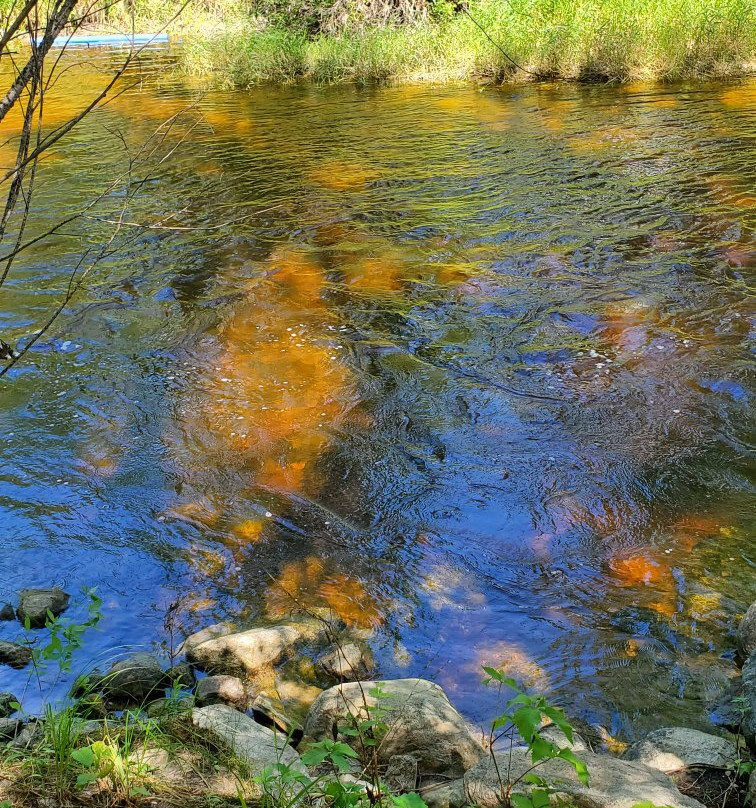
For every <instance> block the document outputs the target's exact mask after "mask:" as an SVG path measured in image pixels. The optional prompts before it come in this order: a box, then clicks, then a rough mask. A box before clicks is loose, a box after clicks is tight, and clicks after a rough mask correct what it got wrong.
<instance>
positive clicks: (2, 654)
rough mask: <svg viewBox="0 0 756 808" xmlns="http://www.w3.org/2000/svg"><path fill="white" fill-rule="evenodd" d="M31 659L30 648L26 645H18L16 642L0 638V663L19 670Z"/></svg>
mask: <svg viewBox="0 0 756 808" xmlns="http://www.w3.org/2000/svg"><path fill="white" fill-rule="evenodd" d="M31 661H32V651H31V648H29V647H27V646H26V645H19V644H18V643H17V642H9V641H8V640H0V665H8V666H10V667H11V668H16V669H17V670H21V668H25V667H26V666H27V665H28V664H29V663H30V662H31Z"/></svg>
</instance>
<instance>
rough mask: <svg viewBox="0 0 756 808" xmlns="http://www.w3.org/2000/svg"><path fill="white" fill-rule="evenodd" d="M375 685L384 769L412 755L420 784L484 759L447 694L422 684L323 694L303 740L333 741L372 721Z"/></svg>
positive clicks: (351, 686)
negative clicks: (358, 724) (344, 730)
mask: <svg viewBox="0 0 756 808" xmlns="http://www.w3.org/2000/svg"><path fill="white" fill-rule="evenodd" d="M378 685H380V686H381V690H382V691H383V692H384V693H385V694H386V695H385V696H384V697H382V698H381V708H382V710H383V716H384V717H383V721H384V722H385V724H386V725H387V726H388V730H387V731H386V733H385V736H384V737H383V739H382V740H381V742H380V745H379V746H378V747H377V752H378V757H379V763H381V764H388V763H389V761H390V760H391V758H392V757H394V756H395V755H412V756H413V757H414V758H415V759H416V760H417V765H418V776H419V777H420V778H422V777H425V776H428V775H433V774H443V775H444V776H446V777H450V778H457V777H461V776H462V774H464V772H465V771H466V770H467V769H469V768H470V767H471V766H473V765H474V764H475V763H477V762H478V761H479V760H480V759H481V758H482V757H484V756H485V750H484V749H483V746H482V745H481V744H480V743H479V742H478V741H477V740H476V739H475V737H474V735H473V730H472V729H471V728H470V727H469V725H468V724H467V722H466V721H465V720H464V718H462V716H461V715H460V714H459V713H458V712H457V711H456V710H455V709H454V707H452V705H451V704H450V702H449V699H448V698H447V697H446V693H444V691H443V690H442V689H441V688H440V687H439V686H438V685H436V684H434V683H433V682H428V681H426V680H425V679H394V680H388V681H384V682H348V683H345V684H341V685H337V686H336V687H332V688H330V689H329V690H325V691H324V692H323V693H321V694H320V696H318V698H317V699H315V702H314V703H313V705H312V707H311V708H310V712H309V713H308V715H307V721H306V723H305V735H306V736H307V737H309V738H312V739H313V740H316V741H320V740H323V739H324V738H335V737H338V736H339V731H340V729H342V728H346V727H349V726H350V725H352V724H354V723H355V722H356V721H359V720H361V719H365V718H367V717H368V714H371V715H374V709H375V707H376V705H377V704H378V701H379V700H378V697H377V696H376V695H371V693H373V694H374V693H375V689H376V687H377V686H378ZM344 740H347V741H348V740H349V738H347V737H345V738H344Z"/></svg>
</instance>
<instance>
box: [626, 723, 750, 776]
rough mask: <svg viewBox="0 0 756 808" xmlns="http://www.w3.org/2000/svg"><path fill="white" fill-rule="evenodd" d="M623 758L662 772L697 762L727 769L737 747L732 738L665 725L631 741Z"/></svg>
mask: <svg viewBox="0 0 756 808" xmlns="http://www.w3.org/2000/svg"><path fill="white" fill-rule="evenodd" d="M624 758H625V760H635V761H638V762H639V763H643V764H645V765H646V766H650V767H651V768H652V769H658V770H659V771H661V772H673V771H678V770H679V769H683V768H685V767H686V766H696V765H702V766H713V767H718V768H721V769H726V768H727V767H728V766H730V765H731V764H733V763H734V762H735V761H736V760H737V758H738V748H737V746H736V745H735V744H734V743H733V742H732V741H728V740H727V739H726V738H720V737H719V736H718V735H710V734H709V733H708V732H700V731H699V730H697V729H687V728H686V727H666V728H664V729H657V730H654V731H653V732H650V733H649V734H648V735H647V736H646V737H645V738H644V739H643V740H642V741H638V743H635V744H633V745H632V746H631V747H630V748H629V749H628V750H627V752H625V754H624Z"/></svg>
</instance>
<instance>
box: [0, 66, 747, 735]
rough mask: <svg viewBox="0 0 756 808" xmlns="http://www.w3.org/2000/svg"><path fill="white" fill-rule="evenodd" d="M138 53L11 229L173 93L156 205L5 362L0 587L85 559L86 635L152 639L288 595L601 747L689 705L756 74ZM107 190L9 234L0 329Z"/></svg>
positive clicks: (742, 528) (283, 609)
mask: <svg viewBox="0 0 756 808" xmlns="http://www.w3.org/2000/svg"><path fill="white" fill-rule="evenodd" d="M165 63H166V60H165V57H162V56H160V55H157V56H155V57H153V58H152V59H151V60H148V61H146V62H145V63H144V64H143V65H142V67H141V68H140V70H141V72H140V73H139V74H137V73H136V72H134V74H133V76H132V78H139V83H138V85H136V83H135V86H133V87H132V88H131V89H130V90H128V91H127V92H125V93H124V94H123V95H120V96H118V97H117V98H115V99H114V101H113V102H112V103H111V104H109V105H108V106H107V107H106V108H104V109H103V110H101V111H99V112H98V113H97V114H96V115H94V116H92V117H91V118H90V119H89V120H88V121H87V122H86V123H85V124H84V125H82V126H81V127H80V128H79V129H78V130H76V132H75V133H74V134H73V135H72V137H71V138H70V139H69V140H68V141H67V142H66V145H64V146H62V147H61V148H59V149H58V151H57V152H56V153H54V154H53V155H51V156H50V157H49V158H48V159H47V160H46V161H45V163H44V165H43V168H42V175H41V180H40V193H39V196H38V197H37V201H36V205H35V211H36V218H35V220H34V224H33V227H34V228H36V229H37V230H36V231H35V232H41V230H42V229H43V228H44V227H49V226H51V225H52V224H53V223H55V222H57V221H58V220H59V219H61V218H62V217H63V216H64V215H65V214H66V213H67V212H70V211H72V210H75V209H77V208H78V207H80V206H81V205H82V204H84V203H85V202H86V200H88V199H90V198H91V197H92V195H93V194H94V193H97V192H98V191H101V190H102V188H103V187H105V186H106V185H107V184H108V182H110V181H111V180H112V178H113V177H115V176H117V175H119V173H122V172H124V170H125V169H126V167H127V165H128V160H129V157H131V158H132V160H133V159H134V157H135V155H136V156H138V150H139V148H140V146H142V145H143V144H144V143H145V142H146V140H147V138H148V137H149V136H150V134H151V133H153V132H154V130H155V129H156V128H157V127H158V126H160V125H161V123H162V122H164V121H165V120H166V119H168V118H169V116H172V115H177V114H178V118H177V119H176V120H175V121H173V123H172V124H171V126H170V127H168V128H167V130H165V137H164V138H163V139H162V141H161V145H160V149H158V150H156V152H155V154H153V155H152V157H151V158H150V159H149V160H148V161H147V163H146V164H144V163H143V162H140V160H139V159H137V160H135V164H134V167H133V168H132V173H133V176H132V177H131V180H130V182H131V184H130V186H129V187H130V188H131V190H132V192H133V198H132V201H131V202H130V204H129V207H128V210H127V214H128V215H125V216H124V217H123V219H122V221H126V222H132V223H145V222H146V223H150V224H151V227H150V229H147V230H145V229H142V228H137V227H132V226H131V225H125V226H124V227H123V228H122V229H123V230H124V232H125V233H126V234H128V238H125V237H124V236H123V235H121V236H120V237H119V241H118V242H117V243H118V251H117V253H116V254H114V255H112V256H109V257H108V258H107V259H106V260H105V261H103V262H102V263H101V264H100V265H99V267H97V268H96V269H95V270H93V272H92V275H91V277H90V279H89V281H88V283H87V285H86V288H85V290H84V291H82V293H81V294H80V295H79V297H78V298H77V301H76V304H75V305H73V306H71V307H70V308H69V309H68V310H67V311H66V313H65V316H64V317H63V318H61V319H60V320H59V321H58V322H57V323H56V325H55V327H54V328H53V329H52V330H51V331H50V332H49V333H48V334H47V335H46V336H45V337H44V338H43V339H41V340H40V341H39V343H37V345H36V346H35V348H34V349H33V351H32V352H31V353H30V354H29V356H28V357H27V358H26V361H24V362H23V363H21V364H19V365H18V366H17V367H16V368H14V370H13V371H12V372H11V373H10V374H8V376H6V377H5V378H4V379H3V380H2V385H1V387H0V396H2V398H1V399H0V419H2V420H1V422H2V432H1V434H0V546H1V547H2V553H3V573H4V574H3V580H2V585H1V587H2V591H0V596H2V597H4V598H8V599H13V597H14V595H15V593H16V592H17V590H18V589H20V588H21V587H23V586H46V585H52V584H59V585H61V586H63V587H64V588H66V589H68V590H69V591H72V592H75V593H76V592H78V591H79V589H80V588H81V587H83V586H96V587H97V588H98V592H99V594H100V595H101V596H102V597H103V600H104V611H105V617H104V620H103V622H102V626H101V630H100V631H98V632H96V633H94V634H91V635H90V636H89V639H88V643H87V646H86V648H85V649H84V651H82V652H81V653H80V654H79V655H77V663H78V664H84V663H87V662H91V661H92V660H95V659H97V658H101V657H102V656H105V655H106V654H107V653H108V649H110V648H112V647H113V646H125V645H135V644H138V645H142V646H145V645H146V646H147V647H153V648H165V647H166V646H167V645H170V644H171V642H172V639H171V631H170V630H169V628H170V627H166V625H165V622H164V621H165V615H166V611H167V608H168V606H169V604H171V603H172V602H174V601H177V600H178V602H179V604H180V606H179V611H178V625H177V627H176V630H175V635H176V636H175V637H174V639H175V640H176V641H177V639H179V638H180V637H181V636H183V634H184V633H185V632H188V631H191V630H194V629H197V628H199V627H202V626H204V625H207V624H209V623H212V622H217V621H218V620H222V619H226V618H229V617H230V618H231V619H233V620H236V621H238V622H240V623H242V624H247V623H249V624H252V623H255V622H264V621H265V620H269V619H271V618H276V617H278V616H281V615H284V614H286V613H287V612H288V611H289V610H291V608H292V603H293V602H294V603H296V602H299V603H305V604H307V605H309V606H327V607H329V608H330V609H332V610H333V612H334V613H336V614H337V615H339V616H340V617H341V618H343V619H344V620H345V621H346V622H347V623H349V624H350V625H353V626H357V627H360V628H365V629H371V630H372V631H373V645H374V648H375V650H376V652H377V656H378V659H379V662H380V668H381V671H382V672H383V674H385V675H386V676H408V675H420V676H427V677H430V678H432V679H435V680H436V681H438V682H439V683H440V684H442V685H443V686H444V687H445V688H446V689H447V691H448V692H449V694H450V696H451V698H452V700H453V701H454V702H455V703H456V704H457V705H458V706H459V707H460V708H461V709H462V710H463V711H464V712H465V713H466V714H467V715H469V716H470V717H471V718H472V719H474V720H478V721H482V720H484V719H486V718H488V717H490V716H491V715H492V712H493V710H494V707H495V698H494V695H493V694H492V693H489V692H487V691H486V690H485V688H483V687H482V686H481V684H480V680H481V671H480V666H481V665H483V664H487V665H501V666H503V667H504V668H505V669H506V670H507V672H509V673H510V674H512V675H515V676H517V677H519V678H521V679H522V680H524V681H525V682H526V683H527V684H528V685H529V686H532V687H536V688H540V689H544V690H547V691H548V692H550V693H551V694H552V696H553V697H554V698H555V699H556V700H557V701H559V702H560V703H562V704H563V705H565V707H566V708H567V709H568V711H569V712H570V713H571V714H573V715H577V716H581V717H584V718H587V719H589V720H597V721H601V722H603V723H604V724H605V725H606V726H608V727H609V728H610V729H611V730H612V731H614V732H616V733H618V734H619V735H620V736H622V737H624V738H626V739H629V738H632V737H634V736H636V735H638V734H639V733H641V732H643V731H644V730H645V729H648V728H650V727H655V726H664V725H668V724H670V723H674V724H681V723H683V724H688V725H691V726H700V727H705V726H706V725H707V722H708V721H709V720H710V713H711V708H712V704H713V703H714V701H715V700H716V697H717V695H718V694H719V693H720V692H721V690H722V689H723V687H724V686H725V684H726V682H727V680H728V679H729V678H730V677H731V676H732V675H734V673H735V671H736V664H735V661H734V660H735V650H734V649H735V639H734V627H735V625H736V620H737V616H738V615H739V614H740V613H742V612H743V611H744V609H745V608H746V607H747V605H748V603H750V601H751V600H753V599H754V597H756V578H755V577H754V563H755V562H756V552H755V547H754V542H753V533H752V530H753V522H754V509H753V502H754V500H753V496H752V494H753V483H752V469H753V466H752V464H751V458H752V455H751V454H750V450H751V435H752V426H753V423H752V420H751V415H750V413H751V411H752V404H751V400H750V398H751V387H750V380H749V369H750V367H749V364H750V361H751V353H750V351H751V350H752V346H753V340H752V328H753V323H752V320H751V319H750V318H751V316H752V314H753V309H752V307H749V302H750V301H751V300H752V298H749V296H748V295H749V281H750V280H751V278H752V271H753V262H754V251H753V243H752V235H753V225H754V205H755V203H756V195H754V191H753V188H754V165H756V161H754V154H753V148H752V146H753V136H754V133H755V132H756V125H755V124H754V119H753V116H752V115H750V116H749V114H748V113H749V107H750V109H751V110H752V108H753V104H754V92H755V89H756V84H754V83H753V82H750V83H749V82H741V83H734V84H726V85H724V84H710V85H697V86H685V87H672V88H671V87H650V86H628V87H620V88H617V87H613V88H609V87H579V86H572V85H538V86H530V87H517V88H512V87H504V88H486V89H478V88H472V87H464V88H434V87H409V88H406V87H405V88H372V89H371V88H367V89H355V88H350V87H336V88H328V87H314V86H298V87H286V88H271V87H266V88H259V89H254V90H251V91H246V92H241V91H238V92H218V91H214V92H204V93H202V92H199V91H197V90H195V89H194V88H193V87H192V86H191V85H190V84H189V83H185V82H182V81H181V80H178V79H176V78H175V77H173V78H167V77H166V74H165V72H164V71H163V69H162V68H163V67H164V66H165ZM107 64H108V57H100V58H99V60H98V58H95V59H94V60H93V58H92V55H91V53H88V54H87V61H86V62H84V61H83V60H82V64H81V65H80V67H79V68H78V70H79V71H80V73H79V74H78V76H79V77H78V78H75V79H74V78H72V79H71V80H70V82H69V83H68V84H64V85H62V86H65V88H66V94H65V95H63V96H62V97H61V98H59V99H58V101H57V102H56V104H54V105H53V104H51V105H50V110H49V113H48V114H49V115H50V116H52V117H53V120H52V122H51V124H50V125H55V120H56V119H55V116H56V115H57V116H58V117H59V119H60V120H64V119H65V116H66V115H68V114H69V113H70V111H71V110H72V109H75V108H77V106H83V104H84V103H85V100H86V98H87V97H89V96H88V94H90V93H91V92H92V87H93V86H94V85H96V82H97V81H98V80H100V81H101V80H102V75H103V74H102V73H101V72H100V71H101V70H102V69H103V67H106V66H107ZM70 75H71V76H74V75H75V73H74V71H71V73H70ZM82 76H83V77H84V78H82ZM12 127H13V124H12V122H10V123H8V124H7V125H6V126H5V129H4V133H5V134H4V138H5V137H8V136H12V135H13V129H12ZM116 133H121V135H122V137H120V136H119V135H117V134H116ZM4 148H7V147H4ZM174 148H175V151H173V152H172V153H171V154H170V156H169V157H168V158H167V159H166V160H165V162H163V163H162V164H158V158H159V157H161V156H162V157H165V156H166V154H167V152H169V151H170V150H172V149H174ZM0 157H2V158H4V161H3V164H6V162H7V152H6V151H2V153H0ZM141 157H144V155H142V156H141ZM119 193H120V192H119ZM118 204H119V201H118V194H111V195H109V196H108V197H107V198H106V200H105V202H104V204H103V207H104V209H105V211H106V212H102V211H100V210H99V209H98V211H96V212H93V214H92V216H93V218H90V219H87V220H86V221H85V222H82V221H77V222H76V223H75V224H74V225H72V226H71V228H68V229H66V230H65V231H64V232H61V233H58V234H56V235H55V237H54V238H52V239H48V240H46V241H45V242H44V243H43V244H41V245H38V246H36V247H35V248H34V249H32V250H28V251H27V252H26V253H25V254H24V256H23V259H19V261H18V262H17V264H16V265H15V267H14V271H13V273H12V275H11V278H10V281H9V282H7V283H6V285H5V286H4V287H3V289H2V291H1V292H0V335H1V336H3V337H4V338H5V339H9V337H13V338H21V337H22V336H24V335H26V334H28V333H29V332H30V331H31V330H32V329H33V327H34V326H35V325H38V324H39V323H41V322H42V321H43V319H44V316H45V313H46V312H47V311H49V307H50V305H51V304H52V302H53V301H55V300H57V299H58V298H59V295H60V292H61V290H62V289H63V288H64V286H65V284H66V283H67V279H68V276H69V274H70V272H71V269H72V267H73V266H74V263H75V262H76V261H77V260H78V259H79V257H80V256H81V253H82V241H81V237H82V234H84V236H85V238H86V239H87V241H88V243H90V244H91V245H94V246H97V245H100V244H101V243H102V240H103V239H104V238H106V237H107V233H108V231H109V230H110V229H112V227H113V225H111V224H110V223H109V222H107V221H102V220H103V219H111V220H112V217H113V216H115V215H116V214H115V213H114V211H118V210H119V208H118ZM129 228H131V229H129ZM78 604H81V605H78ZM81 613H83V599H81V598H78V601H77V606H75V607H74V608H73V609H72V610H71V612H70V614H71V615H73V616H78V615H80V614H81ZM19 630H20V627H19V626H18V625H14V624H12V623H11V624H2V625H0V633H2V636H3V637H5V638H12V637H14V636H16V635H17V634H18V632H19ZM24 681H25V675H23V674H19V673H17V672H13V671H10V670H9V669H7V668H3V669H0V689H7V688H11V689H14V690H16V691H18V690H21V689H23V687H24V685H23V682H24ZM62 687H63V685H62V684H59V685H58V686H57V690H56V692H60V691H61V688H62ZM27 698H28V701H29V703H30V704H32V705H33V704H34V700H35V699H38V696H37V695H35V692H34V690H33V688H32V689H31V690H29V692H28V694H27Z"/></svg>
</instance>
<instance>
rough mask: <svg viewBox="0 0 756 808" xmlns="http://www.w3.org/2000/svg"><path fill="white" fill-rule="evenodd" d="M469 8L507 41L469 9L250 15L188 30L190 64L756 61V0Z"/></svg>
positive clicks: (475, 70) (609, 65)
mask: <svg viewBox="0 0 756 808" xmlns="http://www.w3.org/2000/svg"><path fill="white" fill-rule="evenodd" d="M469 8H470V13H471V15H472V16H473V17H474V18H475V20H477V21H478V22H479V23H480V25H481V27H482V28H483V29H485V31H486V33H487V34H488V35H489V36H490V37H491V39H493V40H494V41H495V43H496V45H494V44H493V43H492V42H491V41H490V40H489V39H487V38H486V36H485V35H484V34H483V33H482V32H481V30H480V29H479V28H478V27H476V25H475V24H474V22H473V21H472V20H471V19H470V18H469V17H468V16H467V15H466V14H464V13H455V14H451V13H450V14H447V15H446V16H445V17H441V18H436V19H431V20H428V21H425V22H422V23H418V24H416V25H405V26H386V27H380V28H375V27H374V28H367V29H360V30H357V29H356V30H350V29H349V28H347V29H346V30H345V31H344V32H343V33H341V34H338V35H320V36H316V37H314V38H308V37H307V36H305V34H303V33H298V32H296V31H292V30H286V29H282V28H272V27H269V26H268V27H266V26H264V25H261V23H260V21H259V20H254V19H251V18H249V17H246V16H245V15H244V14H243V13H241V12H239V13H235V14H229V15H227V16H226V22H225V23H224V24H222V25H216V26H215V27H214V28H211V29H207V28H204V29H201V28H196V29H195V30H194V31H190V32H188V33H187V35H186V36H185V47H184V52H183V59H184V64H185V66H186V69H187V70H188V71H190V72H193V73H212V74H214V75H216V76H218V77H220V78H221V79H222V80H224V81H226V82H227V83H231V84H235V85H242V86H243V85H248V84H255V83H259V82H264V81H291V80H294V79H296V78H298V77H300V76H305V77H308V78H312V79H314V80H316V81H321V82H340V81H350V80H351V81H357V82H370V81H376V80H378V81H381V80H383V81H417V80H432V81H444V80H494V81H495V80H501V79H504V78H507V77H519V78H534V77H538V78H543V77H554V78H568V79H601V80H614V81H629V80H636V79H659V80H674V79H687V78H710V77H724V76H731V75H740V74H743V73H745V72H748V71H750V70H751V69H752V68H753V64H754V45H755V44H756V10H755V9H756V5H754V3H753V2H752V0H473V2H472V3H471V4H470V7H469ZM497 45H498V46H499V47H497ZM502 51H503V52H502ZM505 54H506V56H505ZM507 57H509V58H507ZM510 59H511V60H512V61H514V62H515V63H516V64H517V65H519V66H520V67H521V68H522V69H517V68H515V67H514V65H513V64H512V61H510Z"/></svg>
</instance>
